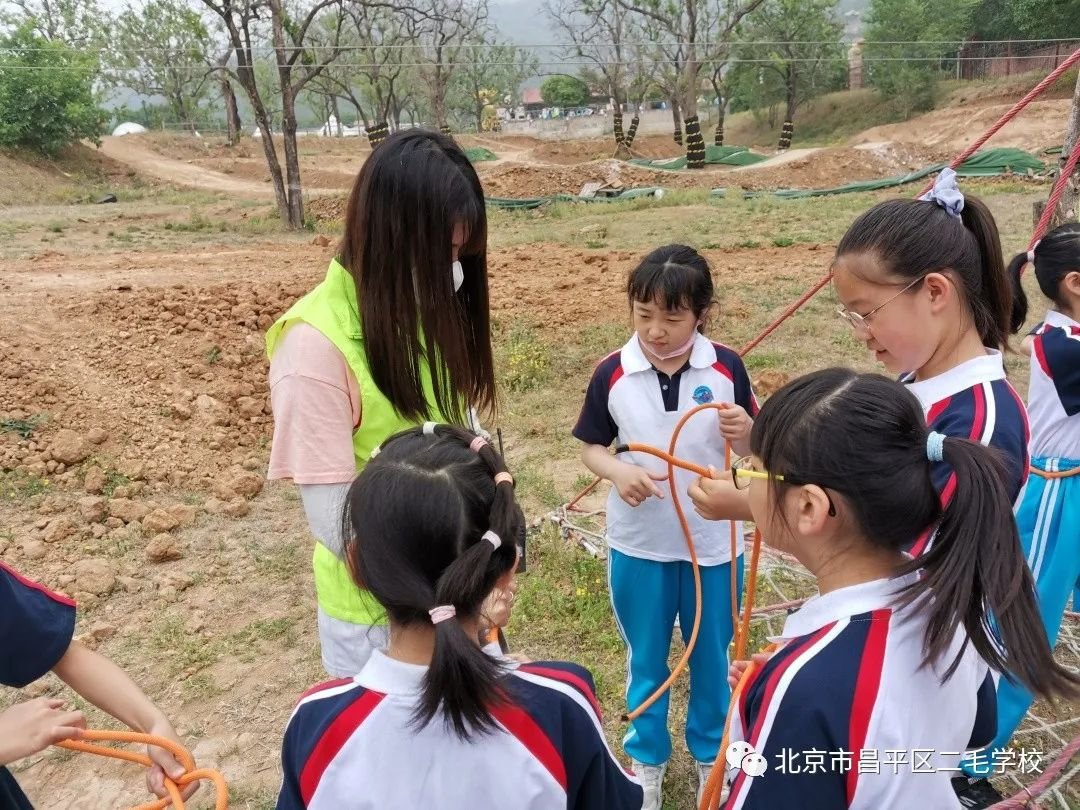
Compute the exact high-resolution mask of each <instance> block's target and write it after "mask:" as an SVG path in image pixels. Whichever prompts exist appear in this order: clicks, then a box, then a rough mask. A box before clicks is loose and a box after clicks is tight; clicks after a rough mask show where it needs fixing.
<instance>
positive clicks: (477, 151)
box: [465, 146, 499, 163]
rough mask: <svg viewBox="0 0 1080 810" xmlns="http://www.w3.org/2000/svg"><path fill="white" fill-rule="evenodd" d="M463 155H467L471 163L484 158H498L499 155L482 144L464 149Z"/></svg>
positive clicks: (479, 161) (478, 161)
mask: <svg viewBox="0 0 1080 810" xmlns="http://www.w3.org/2000/svg"><path fill="white" fill-rule="evenodd" d="M465 157H467V158H468V159H469V160H470V161H471V162H472V163H481V162H482V161H485V160H498V159H499V156H498V155H496V154H495V153H494V152H492V151H491V150H490V149H485V148H484V147H482V146H473V147H470V148H468V149H466V150H465Z"/></svg>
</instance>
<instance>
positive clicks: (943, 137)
mask: <svg viewBox="0 0 1080 810" xmlns="http://www.w3.org/2000/svg"><path fill="white" fill-rule="evenodd" d="M1070 103H1071V102H1070V101H1069V100H1068V99H1050V100H1048V101H1034V102H1032V103H1031V105H1030V106H1029V107H1028V108H1027V109H1026V110H1024V111H1023V112H1022V113H1020V115H1019V116H1017V117H1016V118H1015V119H1013V120H1012V121H1010V122H1009V123H1008V124H1007V125H1006V126H1005V127H1004V128H1003V129H1002V130H1001V131H1000V132H999V133H998V134H997V135H995V136H994V137H993V139H991V141H990V143H989V144H987V146H989V147H995V146H1014V147H1018V148H1020V149H1039V148H1041V147H1044V146H1049V145H1051V144H1060V143H1061V139H1062V136H1063V134H1064V130H1065V121H1066V118H1067V117H1068V113H1069V105H1070ZM1011 106H1012V105H1011V104H991V105H987V106H984V107H947V108H945V109H941V110H934V111H933V112H929V113H927V114H926V115H921V116H919V117H918V118H912V119H911V120H909V121H904V122H902V123H899V124H886V125H884V126H880V127H873V128H872V129H868V130H866V131H865V132H861V133H859V134H858V135H856V136H855V137H853V138H852V139H851V141H850V142H849V143H850V144H851V145H853V146H854V145H858V144H863V143H867V142H872V141H903V142H905V143H915V144H923V145H925V146H929V147H935V148H943V149H949V150H952V151H956V152H958V151H960V150H962V149H964V148H965V147H967V146H968V145H969V144H970V143H971V142H972V141H973V140H975V138H976V137H978V136H979V135H980V134H981V133H982V132H984V131H985V130H986V129H987V128H989V127H990V125H991V124H993V123H994V122H995V121H996V120H997V119H998V118H999V117H1000V116H1001V115H1002V114H1003V113H1004V112H1005V111H1006V110H1008V109H1009V107H1011Z"/></svg>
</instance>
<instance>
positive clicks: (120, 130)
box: [112, 121, 147, 135]
mask: <svg viewBox="0 0 1080 810" xmlns="http://www.w3.org/2000/svg"><path fill="white" fill-rule="evenodd" d="M146 131H147V130H146V127H144V126H143V125H142V124H136V123H134V122H133V121H125V122H124V123H123V124H121V125H120V126H118V127H117V128H116V129H114V130H113V131H112V134H113V135H142V134H143V133H144V132H146Z"/></svg>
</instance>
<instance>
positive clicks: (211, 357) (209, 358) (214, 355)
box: [203, 345, 221, 366]
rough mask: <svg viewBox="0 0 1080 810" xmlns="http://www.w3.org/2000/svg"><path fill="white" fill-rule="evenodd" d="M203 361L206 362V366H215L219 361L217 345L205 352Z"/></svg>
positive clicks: (219, 350)
mask: <svg viewBox="0 0 1080 810" xmlns="http://www.w3.org/2000/svg"><path fill="white" fill-rule="evenodd" d="M203 359H204V360H206V365H208V366H213V365H216V364H217V363H218V361H220V360H221V347H220V346H217V345H215V346H211V347H210V348H209V349H207V350H206V353H205V354H204V355H203Z"/></svg>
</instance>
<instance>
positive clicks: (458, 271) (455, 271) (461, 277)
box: [450, 262, 465, 292]
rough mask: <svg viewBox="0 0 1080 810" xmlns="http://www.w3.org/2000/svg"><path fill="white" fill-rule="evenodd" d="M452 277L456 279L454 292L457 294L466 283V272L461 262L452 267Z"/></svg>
mask: <svg viewBox="0 0 1080 810" xmlns="http://www.w3.org/2000/svg"><path fill="white" fill-rule="evenodd" d="M450 275H451V276H452V277H453V279H454V292H457V291H458V290H460V289H461V285H462V284H464V283H465V271H464V270H463V269H462V267H461V262H454V263H453V264H452V265H451V266H450Z"/></svg>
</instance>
